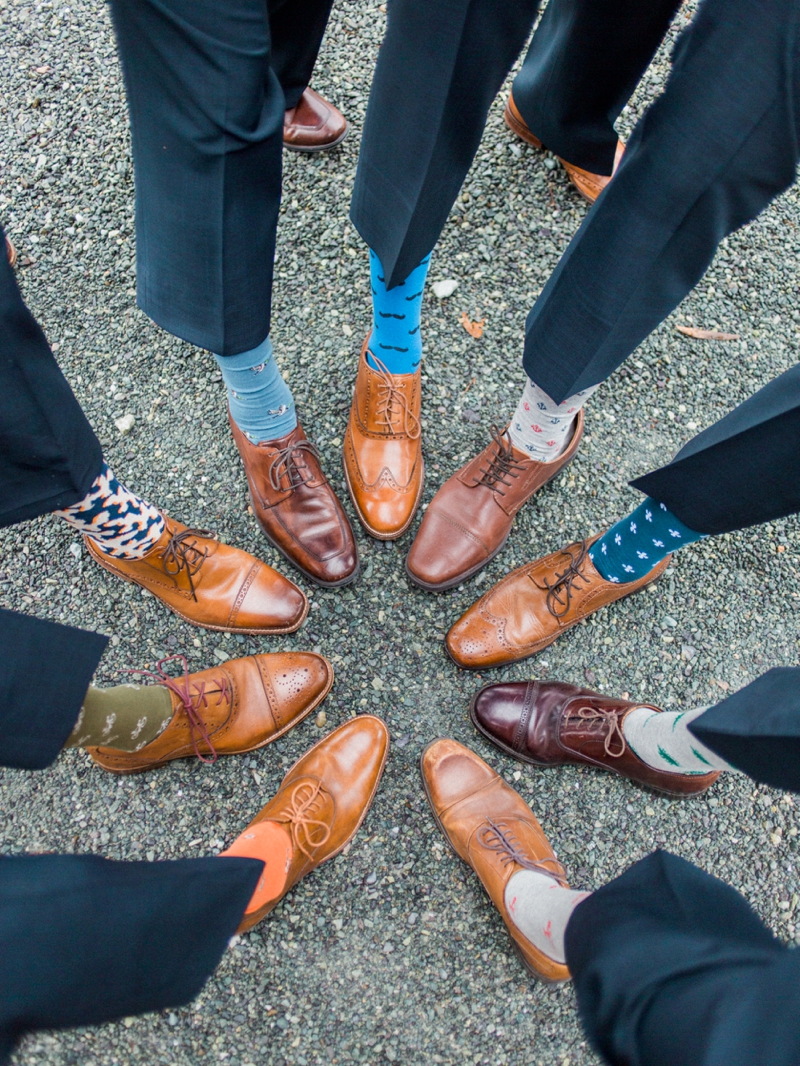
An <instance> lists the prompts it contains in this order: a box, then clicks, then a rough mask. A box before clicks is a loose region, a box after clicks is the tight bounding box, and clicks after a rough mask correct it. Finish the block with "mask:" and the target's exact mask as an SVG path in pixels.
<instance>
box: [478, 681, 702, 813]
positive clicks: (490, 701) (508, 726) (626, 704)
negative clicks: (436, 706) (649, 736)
mask: <svg viewBox="0 0 800 1066" xmlns="http://www.w3.org/2000/svg"><path fill="white" fill-rule="evenodd" d="M634 707H650V708H651V709H652V710H654V711H659V712H660V710H661V708H659V707H653V706H652V704H642V703H631V702H630V701H629V700H622V699H614V698H612V697H609V696H602V695H600V693H598V692H593V691H592V690H591V689H586V688H579V687H578V686H577V685H569V684H566V683H565V682H563V681H509V682H504V683H501V684H499V685H487V686H486V687H485V688H482V689H481V691H480V692H479V693H478V694H477V695H476V696H475V698H474V699H473V701H472V705H471V707H470V717H471V718H472V721H473V723H474V725H475V727H476V728H477V729H478V730H479V731H480V732H481V733H483V735H484V736H485V737H487V738H488V739H489V740H491V741H492V743H493V744H496V745H497V747H498V748H500V749H501V750H502V751H504V752H506V754H507V755H512V756H514V758H516V759H521V760H522V761H523V762H529V763H533V764H534V765H535V766H562V765H564V764H566V763H574V764H577V765H584V764H585V765H588V766H597V767H600V768H601V769H603V770H611V771H612V772H613V773H615V774H621V775H622V777H627V778H628V779H629V780H630V781H635V782H636V783H637V784H639V785H644V786H645V787H646V788H653V789H657V790H658V791H659V792H666V793H667V794H668V795H670V796H695V795H697V794H698V793H699V792H705V790H706V789H707V788H710V787H711V785H713V784H714V782H715V781H716V780H717V778H718V777H719V771H716V770H715V771H713V772H712V773H708V774H681V773H672V772H669V771H666V770H656V769H654V768H653V767H651V766H648V765H647V763H644V762H642V760H641V759H640V758H638V756H637V755H635V754H634V752H633V751H631V749H630V748H629V747H628V745H627V743H626V741H625V736H624V734H623V732H622V723H623V722H624V720H625V716H626V715H627V714H628V713H629V712H630V711H631V710H633V708H634Z"/></svg>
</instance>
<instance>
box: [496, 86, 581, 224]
mask: <svg viewBox="0 0 800 1066" xmlns="http://www.w3.org/2000/svg"><path fill="white" fill-rule="evenodd" d="M503 120H504V122H505V124H506V125H507V126H508V128H509V129H510V130H511V132H512V133H514V134H516V136H517V137H519V139H520V140H521V141H524V142H525V143H526V144H528V145H530V147H531V148H536V149H538V150H540V151H543V152H544V151H547V149H546V147H545V146H544V145H543V144H542V142H541V141H540V140H539V138H538V137H537V136H536V134H535V133H531V131H530V130H529V129H528V127H527V126H523V125H522V123H521V122H520V121H519V119H518V118H516V116H515V115H514V113H513V112H512V111H511V108H510V107H509V106H508V104H506V106H505V109H504V111H503ZM556 158H557V159H558V161H559V163H561V166H562V167H564V170H565V171H566V175H567V178H568V179H569V183H570V185H571V186H572V188H573V189H574V190H575V192H576V193H577V194H578V196H580V197H581V199H582V200H585V201H586V203H587V204H593V203H594V202H595V201H594V200H593V199H592V197H591V196H587V195H586V193H585V192H584V191H583V189H581V187H580V186H579V185H578V183H577V182H576V181H575V180H574V178H573V177H572V175H571V174H570V172H569V171H568V170H567V168H566V166H564V160H563V159H562V158H561V157H560V156H556Z"/></svg>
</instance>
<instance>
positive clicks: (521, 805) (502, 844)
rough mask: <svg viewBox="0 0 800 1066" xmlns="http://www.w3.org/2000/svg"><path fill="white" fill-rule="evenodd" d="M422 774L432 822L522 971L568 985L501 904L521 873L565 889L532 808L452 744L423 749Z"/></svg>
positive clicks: (563, 971)
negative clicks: (473, 880) (487, 905)
mask: <svg viewBox="0 0 800 1066" xmlns="http://www.w3.org/2000/svg"><path fill="white" fill-rule="evenodd" d="M420 768H421V772H422V784H423V787H424V789H425V795H426V796H427V797H428V803H429V804H430V806H431V810H432V811H433V817H434V819H435V821H436V824H437V825H438V826H439V828H440V829H441V831H442V833H443V834H444V837H445V838H446V840H447V841H448V843H449V844H450V846H451V847H452V849H453V851H455V853H456V855H458V857H459V858H460V859H463V860H464V862H465V863H466V864H467V865H468V866H471V867H472V869H473V870H474V871H475V873H476V874H477V875H478V877H479V878H480V880H481V884H482V885H483V887H484V888H485V889H486V892H487V894H488V896H489V899H491V901H492V903H493V904H494V905H495V907H496V908H497V909H498V910H499V911H500V916H501V917H502V919H503V921H504V922H505V923H506V929H507V930H508V932H509V935H510V937H511V942H512V943H513V945H514V947H515V948H516V950H517V953H518V954H519V956H520V958H521V959H522V962H523V963H524V965H525V966H526V967H527V968H528V970H530V972H531V973H532V974H534V975H535V976H536V977H539V978H541V980H543V981H548V982H550V983H552V984H556V983H559V982H561V981H568V980H569V976H570V974H569V970H568V969H567V967H566V966H564V965H563V963H559V962H556V961H555V960H554V959H551V958H550V957H549V956H548V955H545V953H544V952H543V951H540V950H539V949H538V948H537V947H536V946H535V945H534V944H532V943H531V942H530V941H529V940H528V939H527V938H526V937H525V936H523V935H522V933H521V932H520V930H519V929H518V928H517V926H516V925H515V924H514V921H513V920H512V918H511V916H510V915H509V913H508V908H507V907H506V904H505V889H506V885H507V884H508V882H509V881H510V880H511V878H512V876H513V875H514V874H515V873H517V872H518V871H519V870H538V871H539V872H540V873H543V874H547V876H548V877H552V878H553V880H554V881H557V882H558V884H559V885H561V886H562V887H564V888H568V887H569V885H568V884H567V879H566V876H565V874H564V868H563V867H562V865H561V863H560V862H559V861H558V860H557V859H556V857H555V854H554V853H553V849H552V848H551V847H550V844H549V842H548V840H547V837H546V836H545V835H544V832H543V831H542V827H541V826H540V825H539V823H538V822H537V820H536V819H535V818H534V816H533V814H532V813H531V810H530V807H528V805H527V803H526V802H525V801H524V800H523V798H522V796H520V795H519V794H518V793H517V792H515V791H514V789H513V788H511V786H510V785H507V784H506V783H505V781H504V780H503V779H502V777H500V775H499V774H496V773H495V772H494V770H493V769H492V768H491V767H490V766H487V765H486V763H485V762H484V761H483V759H481V758H479V757H478V756H477V755H476V754H475V753H474V752H472V751H470V750H469V748H465V747H464V745H463V744H459V743H458V742H457V741H455V740H446V739H441V740H435V741H434V742H433V743H432V744H429V745H428V747H427V748H426V749H425V751H424V752H423V753H422V759H421V763H420Z"/></svg>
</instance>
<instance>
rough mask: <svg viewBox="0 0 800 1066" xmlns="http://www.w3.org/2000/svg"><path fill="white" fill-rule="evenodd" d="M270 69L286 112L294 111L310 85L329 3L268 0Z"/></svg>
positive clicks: (329, 8)
mask: <svg viewBox="0 0 800 1066" xmlns="http://www.w3.org/2000/svg"><path fill="white" fill-rule="evenodd" d="M268 3H269V28H270V33H271V35H272V69H273V70H274V71H275V73H276V74H277V76H278V81H279V82H280V83H281V88H282V89H283V95H284V98H285V100H286V108H287V110H288V108H290V107H295V106H296V105H297V102H298V101H299V99H300V97H301V96H302V95H303V93H304V92H305V90H306V88H307V87H308V84H309V82H310V81H311V74H312V73H313V70H314V64H315V63H316V61H317V55H318V54H319V49H320V45H321V44H322V38H323V36H324V34H325V27H326V26H327V25H328V18H329V16H330V13H331V8H332V7H333V0H268Z"/></svg>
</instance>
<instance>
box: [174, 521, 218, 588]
mask: <svg viewBox="0 0 800 1066" xmlns="http://www.w3.org/2000/svg"><path fill="white" fill-rule="evenodd" d="M213 536H215V534H214V533H212V532H211V531H210V530H208V529H182V530H180V532H177V533H173V534H172V536H171V537H170V538H169V540H168V541H167V544H166V547H165V548H164V550H163V552H162V553H161V565H162V567H163V569H164V573H165V574H169V576H170V577H177V576H178V574H179V573H180V572H181V570H185V571H186V576H187V577H188V579H189V588H190V589H191V592H192V599H193V600H194V601H195V603H197V593H196V592H195V588H194V576H195V574H196V573H197V572H198V570H199V569H200V567H201V566H202V565H203V563H204V562H205V561H206V558H207V557H208V548H204V549H203V550H202V551H200V549H199V548H198V547H196V546H195V544H194V543H193V539H194V538H197V537H206V538H207V537H213Z"/></svg>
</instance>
